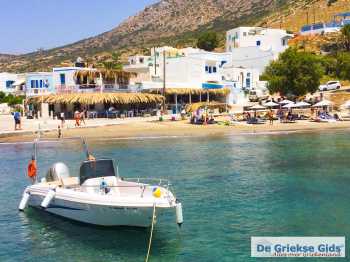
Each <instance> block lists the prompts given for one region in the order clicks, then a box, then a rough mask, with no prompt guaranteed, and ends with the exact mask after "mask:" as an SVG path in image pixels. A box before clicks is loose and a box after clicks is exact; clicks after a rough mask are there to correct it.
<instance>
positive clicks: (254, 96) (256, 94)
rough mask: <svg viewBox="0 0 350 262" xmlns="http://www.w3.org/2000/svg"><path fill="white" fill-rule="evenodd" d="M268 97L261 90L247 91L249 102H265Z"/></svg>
mask: <svg viewBox="0 0 350 262" xmlns="http://www.w3.org/2000/svg"><path fill="white" fill-rule="evenodd" d="M268 97H269V96H268V95H267V94H266V93H265V92H264V91H262V90H254V89H252V90H249V92H248V99H249V101H250V102H259V101H260V100H265V99H267V98H268Z"/></svg>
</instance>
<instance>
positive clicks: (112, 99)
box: [32, 93, 164, 105]
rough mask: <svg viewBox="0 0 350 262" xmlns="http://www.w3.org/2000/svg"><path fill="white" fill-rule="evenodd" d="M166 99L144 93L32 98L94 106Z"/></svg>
mask: <svg viewBox="0 0 350 262" xmlns="http://www.w3.org/2000/svg"><path fill="white" fill-rule="evenodd" d="M163 100H164V97H163V96H161V95H154V94H142V93H73V94H55V95H48V96H40V97H35V98H32V101H33V102H40V101H43V102H46V103H49V104H59V103H62V104H74V103H80V104H85V105H93V104H99V103H101V104H102V103H112V104H121V105H126V104H151V103H161V102H163Z"/></svg>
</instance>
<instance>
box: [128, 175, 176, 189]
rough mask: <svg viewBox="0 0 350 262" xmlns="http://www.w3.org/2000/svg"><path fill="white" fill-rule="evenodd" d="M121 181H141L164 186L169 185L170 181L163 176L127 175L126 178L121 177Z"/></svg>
mask: <svg viewBox="0 0 350 262" xmlns="http://www.w3.org/2000/svg"><path fill="white" fill-rule="evenodd" d="M122 180H123V181H126V182H136V183H142V184H149V185H151V184H153V185H155V184H156V185H158V186H165V187H169V186H171V183H170V181H169V180H168V179H164V178H142V177H128V178H124V177H123V178H122Z"/></svg>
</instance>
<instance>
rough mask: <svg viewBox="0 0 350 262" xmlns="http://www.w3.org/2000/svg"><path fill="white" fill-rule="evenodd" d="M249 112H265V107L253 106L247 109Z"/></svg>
mask: <svg viewBox="0 0 350 262" xmlns="http://www.w3.org/2000/svg"><path fill="white" fill-rule="evenodd" d="M249 109H250V110H254V111H258V110H265V109H266V107H264V106H261V105H255V106H252V107H250V108H249Z"/></svg>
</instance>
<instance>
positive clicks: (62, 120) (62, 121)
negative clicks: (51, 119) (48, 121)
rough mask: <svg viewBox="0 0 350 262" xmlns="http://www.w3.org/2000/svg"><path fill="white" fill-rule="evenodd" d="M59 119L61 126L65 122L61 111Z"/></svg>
mask: <svg viewBox="0 0 350 262" xmlns="http://www.w3.org/2000/svg"><path fill="white" fill-rule="evenodd" d="M60 119H61V126H62V128H63V127H64V122H65V119H64V112H61V114H60Z"/></svg>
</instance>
